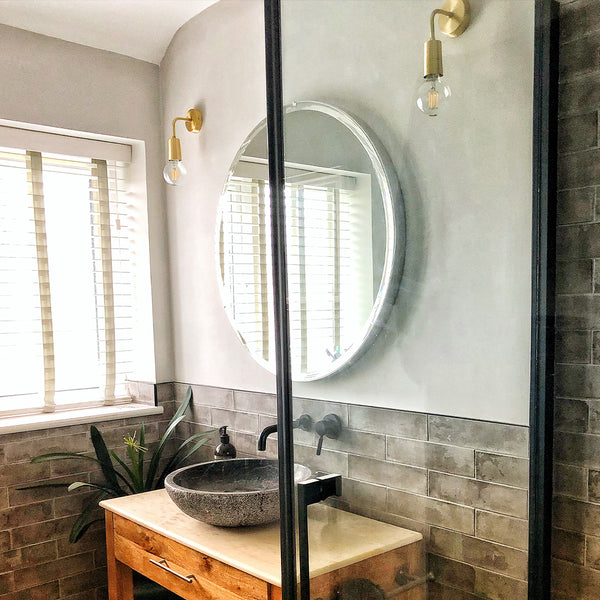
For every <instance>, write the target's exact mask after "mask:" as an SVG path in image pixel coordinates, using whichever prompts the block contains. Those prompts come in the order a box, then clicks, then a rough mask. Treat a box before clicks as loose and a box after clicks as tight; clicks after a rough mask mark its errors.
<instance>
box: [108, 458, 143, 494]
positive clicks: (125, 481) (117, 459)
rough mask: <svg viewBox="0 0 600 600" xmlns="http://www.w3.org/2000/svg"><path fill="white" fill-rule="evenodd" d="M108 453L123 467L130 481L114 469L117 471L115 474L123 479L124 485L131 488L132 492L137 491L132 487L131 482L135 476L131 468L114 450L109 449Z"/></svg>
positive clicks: (135, 492)
mask: <svg viewBox="0 0 600 600" xmlns="http://www.w3.org/2000/svg"><path fill="white" fill-rule="evenodd" d="M110 455H111V456H112V457H113V458H114V459H115V460H116V461H117V462H118V463H119V465H121V467H122V468H123V470H124V471H125V473H126V475H127V476H128V477H129V479H130V480H131V483H130V482H129V481H127V479H126V478H125V477H123V475H121V474H120V473H119V472H118V471H117V470H116V469H115V472H116V473H117V475H118V476H119V477H120V478H121V479H122V480H123V482H124V483H125V485H126V486H127V487H128V488H129V489H130V490H131V493H132V494H137V491H136V490H135V488H134V487H133V485H132V484H133V482H134V480H135V477H134V476H133V473H132V472H131V469H130V468H129V467H128V466H127V465H126V464H125V462H124V461H122V460H121V459H120V458H119V455H118V454H117V453H116V452H115V451H114V450H111V451H110Z"/></svg>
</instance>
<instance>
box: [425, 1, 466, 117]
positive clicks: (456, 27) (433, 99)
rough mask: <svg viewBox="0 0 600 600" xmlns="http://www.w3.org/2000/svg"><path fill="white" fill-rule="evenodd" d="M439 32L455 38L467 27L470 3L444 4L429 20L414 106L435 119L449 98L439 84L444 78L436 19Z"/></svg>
mask: <svg viewBox="0 0 600 600" xmlns="http://www.w3.org/2000/svg"><path fill="white" fill-rule="evenodd" d="M436 16H437V17H438V27H439V30H440V31H441V32H442V33H444V34H445V35H447V36H449V37H458V36H459V35H461V34H462V33H464V31H465V30H466V29H467V27H468V26H469V22H470V20H471V6H470V4H469V0H447V1H446V2H445V3H444V5H443V6H442V8H436V9H435V10H434V11H432V13H431V15H430V17H429V28H430V32H431V34H430V37H429V39H428V40H427V41H426V42H425V60H424V78H425V82H424V83H423V84H422V85H421V87H420V88H419V93H418V96H417V106H418V107H419V109H420V110H421V111H422V112H424V113H425V114H426V115H429V116H431V117H435V116H436V115H437V114H438V111H439V108H440V103H443V102H444V100H446V99H448V98H449V97H450V94H451V92H450V88H449V87H448V85H447V84H445V83H444V82H442V81H441V78H442V77H443V76H444V65H443V60H442V42H441V41H440V40H438V39H436V37H435V17H436Z"/></svg>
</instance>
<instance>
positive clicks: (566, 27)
mask: <svg viewBox="0 0 600 600" xmlns="http://www.w3.org/2000/svg"><path fill="white" fill-rule="evenodd" d="M598 29H600V4H599V3H598V2H596V0H591V1H590V0H586V1H584V2H569V3H567V4H562V5H561V8H560V41H561V42H562V43H565V42H568V41H570V40H573V39H577V38H580V37H582V36H584V35H585V34H586V33H587V32H590V31H597V30H598Z"/></svg>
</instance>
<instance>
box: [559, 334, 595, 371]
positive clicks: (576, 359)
mask: <svg viewBox="0 0 600 600" xmlns="http://www.w3.org/2000/svg"><path fill="white" fill-rule="evenodd" d="M599 350H600V346H599ZM599 358H600V353H599ZM591 359H592V332H590V331H557V332H556V342H555V360H556V362H557V363H571V364H589V363H591V362H592V360H591Z"/></svg>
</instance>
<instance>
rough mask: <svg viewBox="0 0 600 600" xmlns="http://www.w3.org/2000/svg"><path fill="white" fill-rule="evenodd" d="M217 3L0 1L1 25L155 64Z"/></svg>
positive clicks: (199, 0)
mask: <svg viewBox="0 0 600 600" xmlns="http://www.w3.org/2000/svg"><path fill="white" fill-rule="evenodd" d="M215 2H217V0H0V23H4V24H5V25H11V26H13V27H19V28H20V29H27V30H28V31H35V32H36V33H41V34H44V35H49V36H51V37H55V38H59V39H62V40H68V41H70V42H76V43H77V44H84V45H85V46H92V47H93V48H101V49H102V50H110V51H112V52H118V53H119V54H125V55H127V56H133V57H134V58H139V59H141V60H146V61H148V62H151V63H155V64H159V63H160V61H161V59H162V57H163V56H164V54H165V51H166V49H167V46H168V45H169V42H170V41H171V39H172V37H173V35H174V34H175V32H176V31H177V30H178V29H179V28H180V27H181V26H182V25H183V24H184V23H185V22H186V21H189V19H191V18H192V17H193V16H195V15H197V14H198V13H199V12H202V11H203V10H204V9H205V8H207V7H209V6H210V5H211V4H214V3H215Z"/></svg>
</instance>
